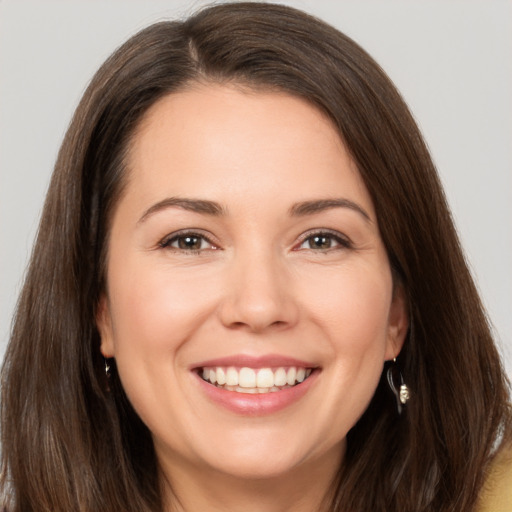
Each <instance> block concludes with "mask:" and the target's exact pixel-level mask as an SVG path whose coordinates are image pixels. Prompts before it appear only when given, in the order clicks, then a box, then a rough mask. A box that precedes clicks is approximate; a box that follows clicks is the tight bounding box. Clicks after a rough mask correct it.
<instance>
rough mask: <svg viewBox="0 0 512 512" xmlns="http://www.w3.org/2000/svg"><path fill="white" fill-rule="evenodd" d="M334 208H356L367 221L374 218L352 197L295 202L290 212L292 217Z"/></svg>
mask: <svg viewBox="0 0 512 512" xmlns="http://www.w3.org/2000/svg"><path fill="white" fill-rule="evenodd" d="M332 208H349V209H350V210H354V211H355V212H357V213H359V214H360V215H361V216H362V217H364V219H365V220H366V221H367V222H370V223H371V222H372V219H371V217H370V215H369V214H368V212H366V210H364V209H363V208H362V207H361V206H359V205H358V204H357V203H354V202H353V201H351V200H350V199H342V198H339V199H317V200H312V201H303V202H301V203H296V204H294V205H293V206H292V207H291V208H290V210H289V213H290V215H291V216H292V217H302V216H305V215H313V214H315V213H320V212H323V211H325V210H330V209H332Z"/></svg>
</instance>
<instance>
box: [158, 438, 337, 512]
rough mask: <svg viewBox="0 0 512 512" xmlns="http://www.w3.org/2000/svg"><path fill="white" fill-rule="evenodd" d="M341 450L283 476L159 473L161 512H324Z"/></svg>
mask: <svg viewBox="0 0 512 512" xmlns="http://www.w3.org/2000/svg"><path fill="white" fill-rule="evenodd" d="M342 455H343V449H341V448H340V449H339V450H337V451H336V452H335V453H330V454H328V455H327V456H325V457H324V458H323V459H322V460H314V461H311V462H309V463H307V464H303V465H301V466H300V467H297V468H294V469H293V470H291V471H289V472H287V473H286V474H285V475H278V476H273V477H260V478H240V477H238V476H234V475H229V474H225V473H222V472H219V471H216V470H214V469H212V468H201V469H199V470H198V469H197V468H195V467H191V466H188V465H187V464H186V463H184V461H181V462H180V464H179V465H175V467H174V468H173V467H166V468H162V484H163V495H164V503H165V504H166V506H165V508H164V510H165V511H166V512H197V511H202V510H208V511H209V512H242V511H243V512H291V511H293V512H312V511H315V512H327V510H329V502H330V499H331V497H332V496H331V487H332V483H333V481H334V479H335V477H336V474H337V472H338V469H339V467H340V463H341V460H342Z"/></svg>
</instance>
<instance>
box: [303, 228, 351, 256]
mask: <svg viewBox="0 0 512 512" xmlns="http://www.w3.org/2000/svg"><path fill="white" fill-rule="evenodd" d="M349 247H351V243H350V241H349V240H347V239H346V238H344V237H343V235H341V234H337V233H330V232H328V231H327V232H318V233H314V234H312V235H309V236H308V237H306V238H303V239H302V242H301V243H300V245H299V246H298V247H297V249H298V250H301V249H307V250H310V251H318V252H322V251H329V250H331V249H333V250H334V249H344V248H349Z"/></svg>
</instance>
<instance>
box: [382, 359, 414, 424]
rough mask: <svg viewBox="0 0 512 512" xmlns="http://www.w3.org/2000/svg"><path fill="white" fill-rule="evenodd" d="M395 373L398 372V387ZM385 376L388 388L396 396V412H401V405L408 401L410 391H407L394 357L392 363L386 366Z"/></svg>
mask: <svg viewBox="0 0 512 512" xmlns="http://www.w3.org/2000/svg"><path fill="white" fill-rule="evenodd" d="M395 373H398V377H399V382H400V384H399V387H398V389H397V386H396V384H395V376H394V374H395ZM386 376H387V379H388V385H389V388H390V389H391V391H392V392H393V394H394V395H395V398H396V408H397V410H398V414H402V409H403V407H402V406H403V405H405V404H406V403H407V402H408V401H409V399H410V398H411V393H410V391H409V388H408V387H407V384H406V383H405V382H404V378H403V376H402V372H401V371H400V369H399V368H398V364H397V363H396V357H395V358H394V359H393V364H392V365H391V366H390V367H389V368H388V371H387V374H386Z"/></svg>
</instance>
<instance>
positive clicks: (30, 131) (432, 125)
mask: <svg viewBox="0 0 512 512" xmlns="http://www.w3.org/2000/svg"><path fill="white" fill-rule="evenodd" d="M205 3H206V2H202V1H196V2H190V1H183V0H174V1H173V0H168V1H166V2H163V1H149V0H139V1H137V2H134V1H121V0H117V1H116V0H110V1H108V0H87V1H85V0H61V1H44V2H43V1H41V0H37V1H24V0H10V1H9V0H3V1H1V0H0V357H1V355H2V354H3V350H4V348H5V344H6V342H7V338H8V331H9V324H10V319H11V317H12V313H13V310H14V307H15V301H16V296H17V294H18V291H19V289H20V285H21V282H22V278H23V272H24V268H25V265H26V263H27V258H28V255H29V253H30V249H31V245H32V240H33V238H34V235H35V232H36V229H37V222H38V216H39V213H40V211H41V207H42V202H43V198H44V194H45V190H46V187H47V184H48V180H49V176H50V172H51V169H52V167H53V163H54V161H55V157H56V154H57V150H58V147H59V145H60V142H61V140H62V137H63V135H64V132H65V129H66V126H67V124H68V122H69V120H70V118H71V115H72V112H73V109H74V107H75V106H76V104H77V102H78V100H79V98H80V96H81V94H82V92H83V90H84V88H85V86H86V84H87V82H88V81H89V79H90V78H91V77H92V75H93V73H94V71H95V70H96V69H97V68H98V67H99V65H100V64H101V63H102V62H103V60H104V59H105V58H106V57H107V56H108V55H109V54H110V53H111V51H113V50H114V48H115V47H117V46H118V45H119V44H120V43H122V42H123V41H124V40H125V39H126V38H127V37H128V36H129V35H131V34H133V33H135V32H136V31H137V30H139V29H141V28H143V27H145V26H146V25H148V24H149V23H151V22H153V21H156V20H159V19H162V18H168V17H172V18H174V17H177V16H183V15H187V14H190V13H191V12H193V11H194V10H195V9H196V8H197V7H199V6H200V5H203V4H205ZM282 3H286V4H289V5H293V6H296V7H299V8H302V9H304V10H306V11H308V12H310V13H313V14H316V15H318V16H319V17H321V18H323V19H324V20H326V21H328V22H330V23H331V24H333V25H335V26H336V27H338V28H339V29H341V30H342V31H344V32H346V33H347V34H348V35H350V36H351V37H353V38H354V39H355V40H356V41H358V42H359V43H361V44H362V46H363V47H364V48H365V49H367V50H368V51H369V52H370V53H371V54H372V55H373V56H374V57H375V58H376V59H377V61H378V62H380V64H381V65H382V66H383V67H384V69H385V70H386V71H387V72H388V74H389V75H390V76H391V78H392V79H393V80H394V81H395V83H396V84H397V85H398V88H399V89H400V90H401V91H402V93H403V95H404V97H405V99H406V101H407V102H408V103H409V105H410V107H411V109H412V111H413V113H414V115H415V117H416V119H417V120H418V122H419V124H420V127H421V128H422V130H423V133H424V135H425V137H426V140H427V142H428V144H429V146H430V148H431V151H432V153H433V156H434V160H435V161H436V163H437V166H438V168H439V171H440V174H441V178H442V180H443V182H444V184H445V187H446V191H447V195H448V198H449V201H450V204H451V206H452V209H453V213H454V217H455V220H456V224H457V226H458V229H459V232H460V235H461V238H462V241H463V244H464V247H465V249H466V252H467V255H468V259H469V261H470V263H471V267H472V269H473V271H474V274H475V277H476V279H477V282H478V285H479V288H480V290H481V293H482V296H483V299H484V303H485V304H486V306H487V308H488V311H489V314H490V317H491V320H492V322H493V324H494V325H495V328H496V334H497V337H498V339H499V343H500V344H501V346H502V350H503V352H504V355H505V358H506V364H507V367H508V369H509V371H511V370H512V272H511V265H512V229H511V227H512V178H511V175H512V173H511V170H512V150H511V145H512V92H511V91H512V2H511V1H510V0H479V1H471V0H459V1H454V0H446V1H440V0H437V1H436V0H434V1H433V0H423V1H421V0H400V1H391V0H386V1H384V0H376V1H370V0H340V1H334V0H295V1H293V0H292V1H285V2H282ZM36 250H37V248H36Z"/></svg>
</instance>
